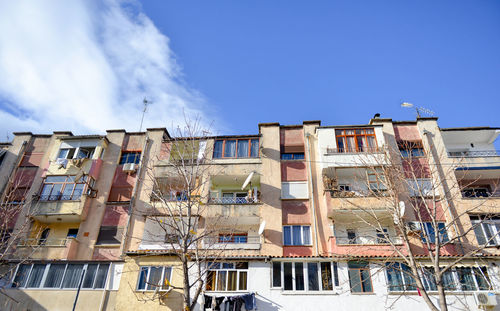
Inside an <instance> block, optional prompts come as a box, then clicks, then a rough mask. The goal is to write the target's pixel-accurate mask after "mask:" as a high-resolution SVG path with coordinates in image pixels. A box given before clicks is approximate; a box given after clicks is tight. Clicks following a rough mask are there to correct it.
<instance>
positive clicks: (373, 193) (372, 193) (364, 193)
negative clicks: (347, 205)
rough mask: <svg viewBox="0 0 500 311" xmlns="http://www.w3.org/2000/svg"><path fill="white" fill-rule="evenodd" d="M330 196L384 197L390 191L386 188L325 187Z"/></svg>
mask: <svg viewBox="0 0 500 311" xmlns="http://www.w3.org/2000/svg"><path fill="white" fill-rule="evenodd" d="M326 191H329V192H330V195H331V197H332V198H362V197H386V196H389V195H390V192H389V191H387V190H386V189H372V190H337V189H327V190H326Z"/></svg>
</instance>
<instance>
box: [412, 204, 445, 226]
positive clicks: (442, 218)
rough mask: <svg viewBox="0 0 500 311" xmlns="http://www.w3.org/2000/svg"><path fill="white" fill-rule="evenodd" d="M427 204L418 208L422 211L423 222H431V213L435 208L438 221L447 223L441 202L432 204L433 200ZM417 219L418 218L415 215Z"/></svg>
mask: <svg viewBox="0 0 500 311" xmlns="http://www.w3.org/2000/svg"><path fill="white" fill-rule="evenodd" d="M426 201H427V204H424V203H421V204H419V206H418V208H419V209H420V216H421V217H422V220H423V221H431V219H432V218H431V216H430V215H429V211H430V212H431V213H432V212H433V211H434V208H436V220H438V221H446V216H445V214H444V211H443V207H442V206H441V202H434V204H433V202H432V200H426ZM415 217H417V218H416V219H418V216H417V215H416V214H415Z"/></svg>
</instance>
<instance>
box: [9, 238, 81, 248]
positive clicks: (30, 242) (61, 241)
mask: <svg viewBox="0 0 500 311" xmlns="http://www.w3.org/2000/svg"><path fill="white" fill-rule="evenodd" d="M72 240H75V239H74V238H58V239H36V238H28V239H22V240H20V241H19V243H18V244H17V246H21V247H27V246H30V247H31V246H39V247H61V246H66V245H67V244H68V243H69V242H70V241H72Z"/></svg>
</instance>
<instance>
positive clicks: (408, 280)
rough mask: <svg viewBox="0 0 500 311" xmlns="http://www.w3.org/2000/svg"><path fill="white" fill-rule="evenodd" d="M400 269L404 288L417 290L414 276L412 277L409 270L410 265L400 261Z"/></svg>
mask: <svg viewBox="0 0 500 311" xmlns="http://www.w3.org/2000/svg"><path fill="white" fill-rule="evenodd" d="M401 269H402V273H403V279H404V280H405V288H406V290H417V282H416V281H415V278H414V277H413V274H412V272H411V269H410V267H408V266H407V265H405V264H404V263H402V264H401Z"/></svg>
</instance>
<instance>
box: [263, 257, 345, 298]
mask: <svg viewBox="0 0 500 311" xmlns="http://www.w3.org/2000/svg"><path fill="white" fill-rule="evenodd" d="M272 269H273V273H272V277H273V280H272V284H273V287H281V286H282V285H283V290H285V291H320V290H322V291H329V290H333V286H334V284H335V286H339V280H338V272H337V263H336V262H273V266H272Z"/></svg>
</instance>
